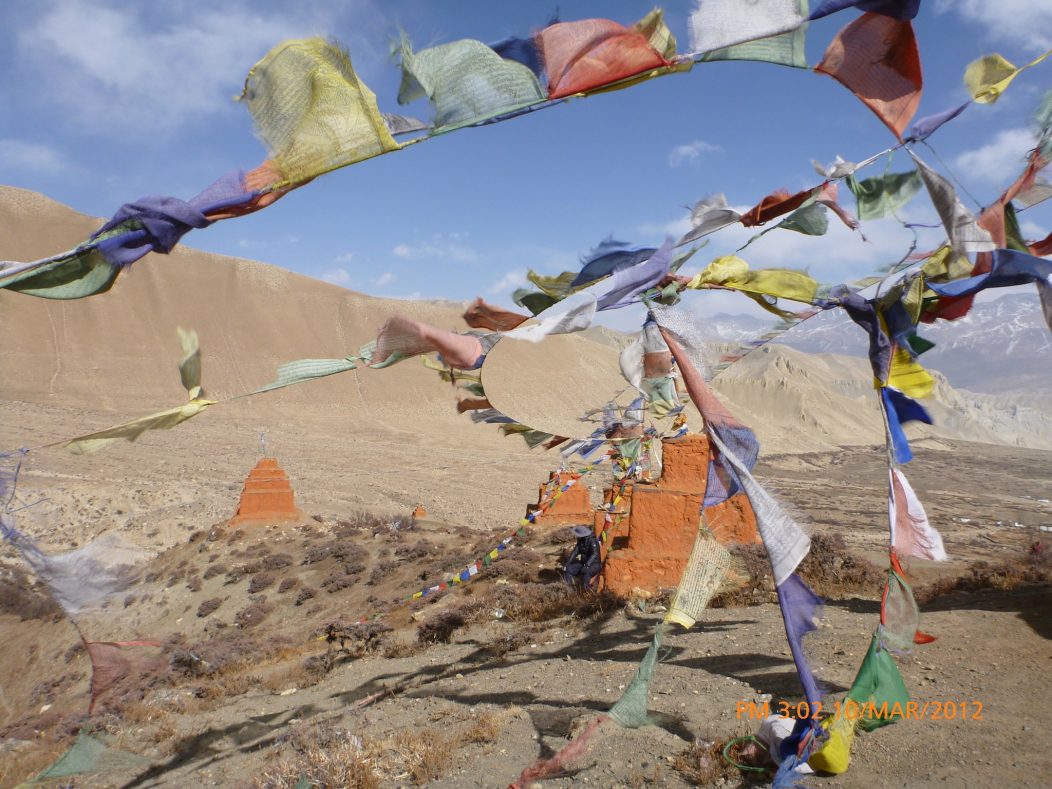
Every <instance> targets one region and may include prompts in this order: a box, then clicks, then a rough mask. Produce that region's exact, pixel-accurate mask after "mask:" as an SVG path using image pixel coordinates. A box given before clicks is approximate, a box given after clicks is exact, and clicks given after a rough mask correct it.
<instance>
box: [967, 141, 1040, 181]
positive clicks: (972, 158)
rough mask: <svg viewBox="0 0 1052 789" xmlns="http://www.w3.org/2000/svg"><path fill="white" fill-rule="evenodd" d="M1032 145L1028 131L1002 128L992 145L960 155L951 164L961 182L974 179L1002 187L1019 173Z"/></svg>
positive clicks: (1033, 142) (988, 144)
mask: <svg viewBox="0 0 1052 789" xmlns="http://www.w3.org/2000/svg"><path fill="white" fill-rule="evenodd" d="M1034 144H1035V140H1034V135H1033V133H1031V132H1030V131H1029V130H1028V129H1005V130H1003V131H1000V132H998V133H997V136H996V137H995V138H994V141H993V142H991V143H987V144H986V145H984V146H982V147H981V148H976V149H975V150H972V151H966V152H965V153H962V154H961V155H960V156H958V157H957V159H956V161H955V162H954V164H955V165H956V166H957V169H958V170H959V173H958V175H959V177H960V178H962V179H964V180H965V181H968V180H972V179H975V180H978V181H982V182H985V183H989V184H994V185H995V186H1004V185H1007V184H1008V183H1009V182H1011V181H1013V180H1015V178H1016V177H1017V176H1018V175H1019V174H1020V173H1021V172H1022V171H1023V167H1024V165H1025V164H1026V161H1025V160H1026V154H1027V152H1028V151H1030V150H1031V149H1032V148H1033V147H1034Z"/></svg>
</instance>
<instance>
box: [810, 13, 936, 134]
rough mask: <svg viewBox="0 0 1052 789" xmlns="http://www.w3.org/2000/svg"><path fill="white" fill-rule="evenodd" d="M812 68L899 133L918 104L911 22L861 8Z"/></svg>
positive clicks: (918, 74)
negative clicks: (853, 95) (846, 91)
mask: <svg viewBox="0 0 1052 789" xmlns="http://www.w3.org/2000/svg"><path fill="white" fill-rule="evenodd" d="M815 71H818V72H821V73H822V74H828V75H829V76H831V77H832V78H833V79H835V80H837V81H838V82H840V83H841V84H842V85H843V86H844V87H845V88H847V89H848V90H850V91H851V92H852V93H854V94H855V95H856V96H858V97H859V98H860V99H861V100H862V102H863V103H864V104H865V105H866V106H867V107H869V108H870V109H871V110H873V112H875V113H876V115H877V117H878V118H880V119H881V120H882V121H883V122H884V124H885V125H886V126H887V127H888V128H889V129H891V130H892V131H893V132H895V136H896V137H898V138H899V139H902V133H903V132H904V131H905V130H906V127H907V126H908V125H909V122H910V120H911V119H912V118H913V115H914V113H915V112H916V111H917V105H918V104H920V97H921V86H922V85H923V79H922V78H921V63H920V54H919V53H918V51H917V39H916V38H915V37H914V35H913V25H912V24H911V23H910V22H901V21H899V20H897V19H893V18H892V17H890V16H883V15H881V14H875V13H867V14H863V15H862V16H860V17H859V18H858V19H856V20H855V21H854V22H852V23H851V24H850V25H848V26H847V27H845V28H844V29H843V30H841V31H840V32H839V33H838V34H837V36H836V38H834V39H833V41H832V43H830V45H829V48H828V49H827V50H826V54H825V57H823V58H822V62H821V63H819V64H818V65H817V66H815Z"/></svg>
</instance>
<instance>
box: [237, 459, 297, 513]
mask: <svg viewBox="0 0 1052 789" xmlns="http://www.w3.org/2000/svg"><path fill="white" fill-rule="evenodd" d="M302 518H303V512H302V511H300V510H298V509H296V502H295V497H294V494H293V492H292V485H291V484H290V483H289V478H288V477H287V476H286V475H285V472H284V471H283V470H282V469H281V466H279V465H278V461H277V460H276V459H275V458H263V459H262V460H260V461H259V462H258V463H257V464H256V466H255V468H253V469H252V470H251V471H250V472H249V473H248V477H247V478H246V479H245V487H244V488H243V489H242V491H241V502H240V503H239V504H238V508H237V515H235V516H234V517H233V518H232V519H231V520H230V525H231V526H235V525H239V524H242V523H245V522H246V521H296V520H300V519H302Z"/></svg>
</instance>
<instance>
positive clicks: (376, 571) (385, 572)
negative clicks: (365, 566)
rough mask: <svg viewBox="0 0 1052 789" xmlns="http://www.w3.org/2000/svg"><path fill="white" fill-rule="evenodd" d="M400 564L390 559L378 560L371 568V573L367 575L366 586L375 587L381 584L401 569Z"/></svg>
mask: <svg viewBox="0 0 1052 789" xmlns="http://www.w3.org/2000/svg"><path fill="white" fill-rule="evenodd" d="M401 566H402V562H397V561H394V560H392V559H380V560H379V561H377V563H376V565H375V566H374V567H373V571H372V572H371V573H369V577H368V579H366V581H365V585H366V586H376V584H379V583H383V582H384V581H386V580H387V579H388V578H390V577H391V575H393V574H394V573H395V572H397V571H398V569H399V568H401Z"/></svg>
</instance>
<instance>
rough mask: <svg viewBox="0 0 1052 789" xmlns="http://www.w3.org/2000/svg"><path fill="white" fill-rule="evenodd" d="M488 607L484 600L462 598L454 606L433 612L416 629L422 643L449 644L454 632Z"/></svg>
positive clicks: (417, 637) (418, 639) (417, 636)
mask: <svg viewBox="0 0 1052 789" xmlns="http://www.w3.org/2000/svg"><path fill="white" fill-rule="evenodd" d="M486 607H488V606H487V604H486V603H485V601H483V600H473V599H468V600H461V601H460V602H459V603H457V604H456V605H454V606H451V607H450V608H446V609H445V610H442V611H439V612H438V613H435V614H432V615H431V616H429V617H428V618H427V619H425V620H424V621H423V622H421V623H420V626H419V627H417V629H416V639H417V641H419V642H420V643H421V644H448V643H449V642H450V640H452V638H453V634H454V633H455V632H457V631H458V630H460V628H462V627H464V626H465V625H467V624H468V623H469V622H471V620H472V619H473V618H474V616H475V614H477V613H478V612H479V611H481V610H482V609H483V608H486Z"/></svg>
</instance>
